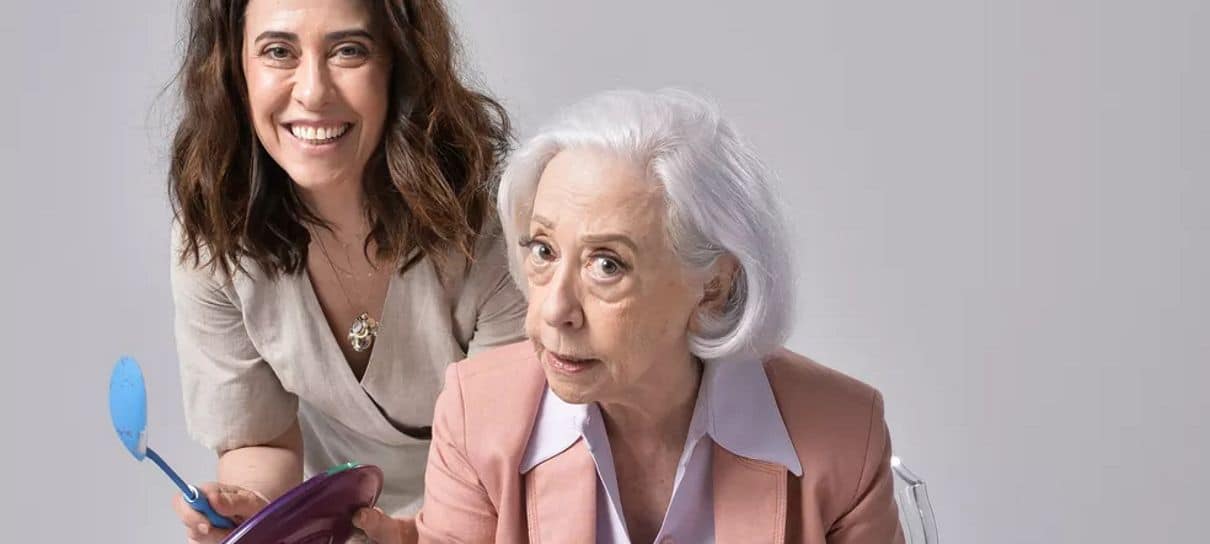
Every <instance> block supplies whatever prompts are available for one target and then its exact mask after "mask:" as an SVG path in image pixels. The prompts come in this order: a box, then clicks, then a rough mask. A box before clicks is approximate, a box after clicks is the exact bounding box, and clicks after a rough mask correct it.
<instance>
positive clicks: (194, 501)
mask: <svg viewBox="0 0 1210 544" xmlns="http://www.w3.org/2000/svg"><path fill="white" fill-rule="evenodd" d="M109 418H110V419H112V420H113V428H114V430H115V431H117V432H118V438H119V439H121V440H122V444H123V445H125V446H126V449H127V450H130V453H131V455H134V458H135V459H137V460H139V461H142V460H143V459H144V458H147V459H151V460H152V461H154V462H155V464H156V466H158V467H160V470H162V471H164V474H166V475H168V478H169V479H171V480H172V483H174V484H176V486H177V488H179V489H180V490H181V493H183V494H184V495H185V502H186V503H188V504H189V506H191V507H192V508H193V509H194V510H197V511H198V512H201V513H202V514H205V516H206V518H207V519H209V520H210V524H211V525H213V526H215V527H218V528H220V529H231V528H233V527H235V524H234V523H232V522H231V520H229V519H227V518H225V517H223V516H221V515H219V514H218V512H215V511H214V509H213V508H211V507H210V503H209V502H207V501H206V496H205V495H202V494H201V493H199V492H198V490H197V488H196V487H193V486H192V485H189V484H187V483H185V481H184V480H182V479H181V477H180V476H177V474H176V471H174V470H172V467H170V466H168V463H166V462H164V460H163V459H162V458H160V456H159V455H158V454H156V452H155V450H153V449H151V448H149V447H147V387H146V385H145V384H144V382H143V370H142V369H140V368H139V363H137V362H135V360H134V359H132V358H130V357H122V358H121V359H118V362H117V364H115V365H114V367H113V374H111V375H110V377H109Z"/></svg>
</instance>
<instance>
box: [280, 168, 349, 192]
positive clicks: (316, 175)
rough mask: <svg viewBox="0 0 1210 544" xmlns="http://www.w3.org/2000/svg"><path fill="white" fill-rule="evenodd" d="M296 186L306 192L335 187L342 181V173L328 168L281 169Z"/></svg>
mask: <svg viewBox="0 0 1210 544" xmlns="http://www.w3.org/2000/svg"><path fill="white" fill-rule="evenodd" d="M282 170H285V171H286V175H288V176H290V179H291V180H293V181H294V183H295V184H296V185H298V186H299V187H301V188H303V189H306V190H312V191H313V190H318V189H326V188H328V187H335V186H336V185H337V184H339V183H340V181H341V180H342V179H344V172H343V171H341V170H335V169H330V168H314V167H299V166H295V167H293V168H282Z"/></svg>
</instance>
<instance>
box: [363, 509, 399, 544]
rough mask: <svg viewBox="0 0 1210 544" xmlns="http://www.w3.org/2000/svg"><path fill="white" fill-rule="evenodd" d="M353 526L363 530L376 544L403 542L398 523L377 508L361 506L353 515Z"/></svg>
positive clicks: (397, 543)
mask: <svg viewBox="0 0 1210 544" xmlns="http://www.w3.org/2000/svg"><path fill="white" fill-rule="evenodd" d="M353 526H354V527H357V528H358V529H361V530H362V531H365V533H366V536H368V537H370V539H371V540H373V541H374V542H376V543H378V544H403V540H402V538H401V535H400V533H399V523H398V521H396V520H395V518H392V517H391V516H388V515H386V514H385V513H383V511H382V510H381V509H378V508H362V509H360V510H358V511H357V513H356V514H354V515H353Z"/></svg>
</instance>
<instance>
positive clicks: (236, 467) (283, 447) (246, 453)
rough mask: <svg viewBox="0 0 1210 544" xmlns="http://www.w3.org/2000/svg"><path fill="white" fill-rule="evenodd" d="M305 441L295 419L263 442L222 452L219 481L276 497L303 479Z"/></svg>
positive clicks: (261, 494)
mask: <svg viewBox="0 0 1210 544" xmlns="http://www.w3.org/2000/svg"><path fill="white" fill-rule="evenodd" d="M302 445H303V444H302V431H301V430H300V429H299V427H298V421H297V420H295V422H294V424H293V425H291V426H290V429H289V430H287V431H286V432H285V434H282V435H281V436H279V437H277V438H274V439H272V440H270V441H268V442H266V443H264V444H259V445H256V446H245V447H243V448H235V449H232V450H228V451H226V452H223V453H222V454H221V455H219V458H218V481H219V483H223V484H229V485H234V486H238V487H242V488H244V489H247V490H249V491H253V492H255V493H257V494H259V495H260V496H261V497H263V498H264V499H266V500H273V499H275V498H277V497H280V496H282V495H284V494H285V493H286V492H287V491H289V490H290V489H292V488H293V487H294V486H296V485H298V484H300V483H302V471H303V468H302Z"/></svg>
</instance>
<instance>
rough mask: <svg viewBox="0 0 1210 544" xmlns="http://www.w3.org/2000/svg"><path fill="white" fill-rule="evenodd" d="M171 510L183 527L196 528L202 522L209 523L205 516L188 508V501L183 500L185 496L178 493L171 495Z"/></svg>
mask: <svg viewBox="0 0 1210 544" xmlns="http://www.w3.org/2000/svg"><path fill="white" fill-rule="evenodd" d="M172 511H173V512H174V513H175V514H176V517H177V518H178V519H180V520H181V523H182V524H184V525H185V527H188V528H196V527H197V526H198V525H199V524H202V523H205V524H207V525H209V523H208V520H207V519H206V516H205V515H203V514H202V513H201V512H198V511H197V510H194V509H193V508H190V507H189V503H187V502H185V497H183V496H181V495H180V494H179V493H178V494H175V495H173V496H172Z"/></svg>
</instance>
